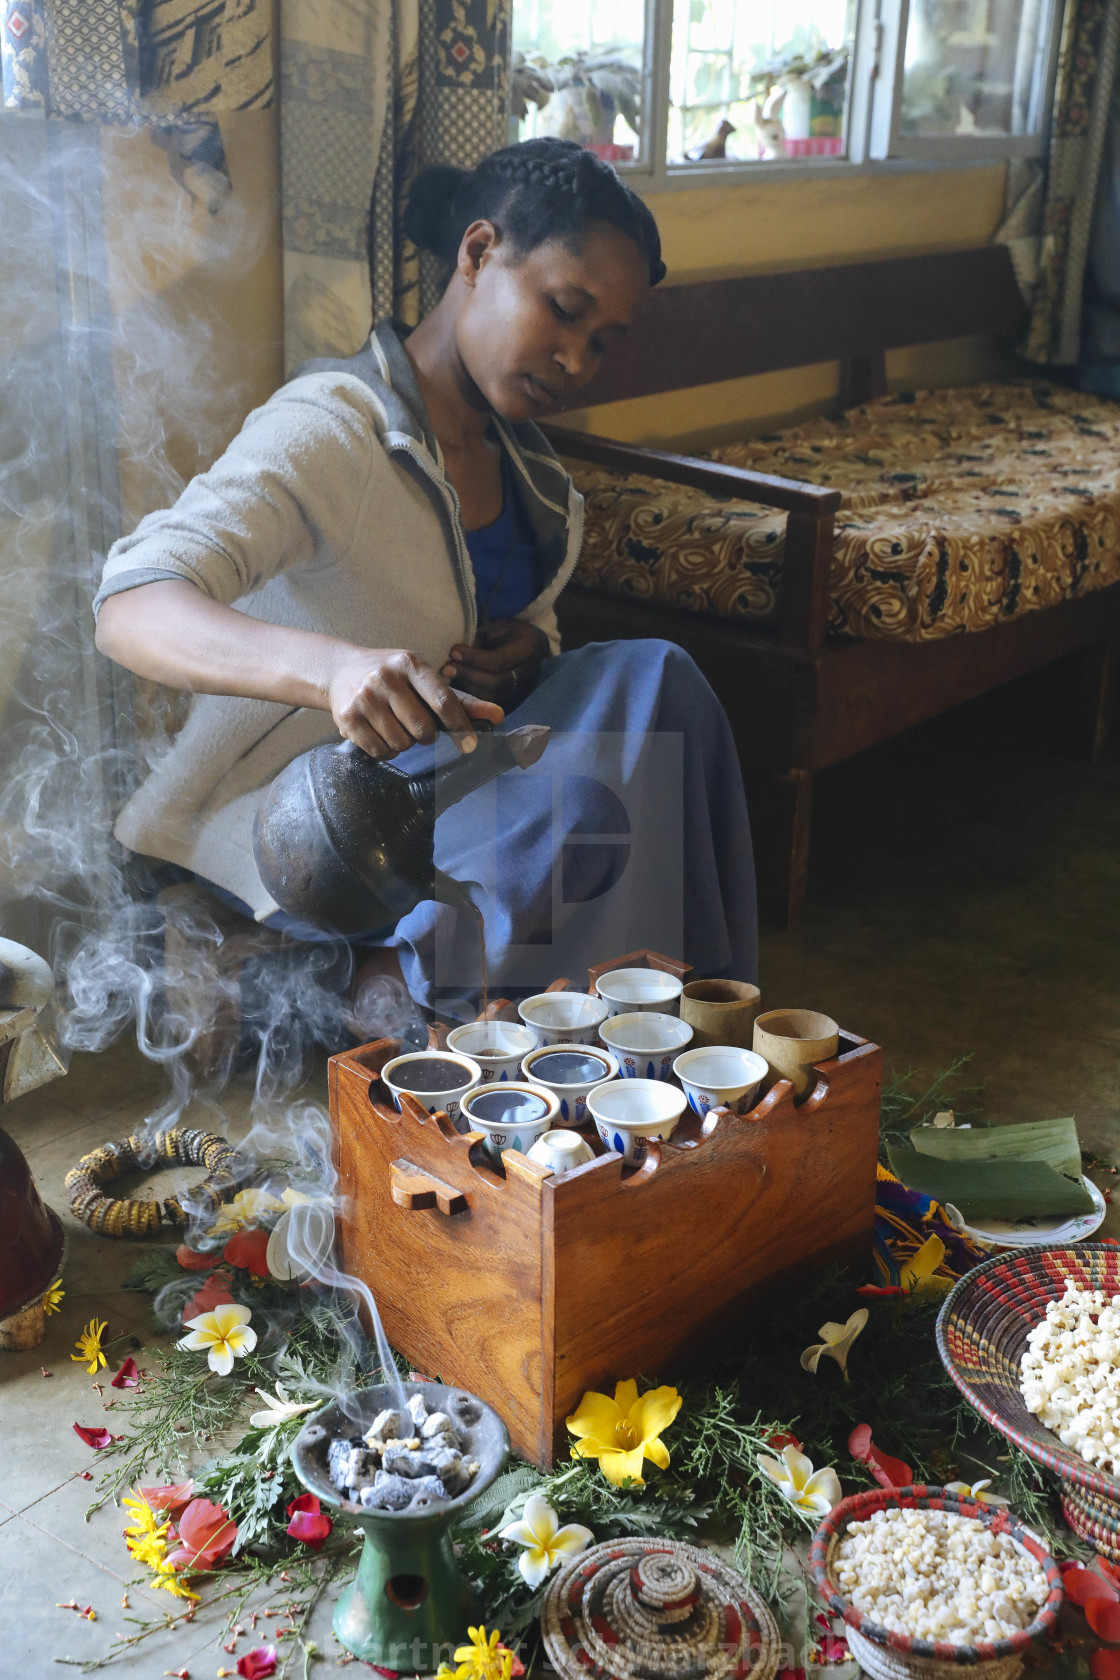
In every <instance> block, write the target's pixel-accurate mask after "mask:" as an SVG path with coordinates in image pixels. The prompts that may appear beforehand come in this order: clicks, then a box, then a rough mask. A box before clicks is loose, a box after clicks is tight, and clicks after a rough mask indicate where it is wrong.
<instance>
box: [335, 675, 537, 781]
mask: <svg viewBox="0 0 1120 1680" xmlns="http://www.w3.org/2000/svg"><path fill="white" fill-rule="evenodd" d="M329 696H330V709H331V715H332V717H333V718H334V721H335V723H336V724H337V725H338V729H339V733H340V734H341V735H343V736H345V737H346V739H347V740H348V741H353V742H355V744H356V745H357V746H359V747H361V748H362V750H363V752H367V753H368V754H369V755H370V757H371V758H395V757H396V755H397V753H402V752H405V751H407V749H408V748H409V747H412V746H415V745H416V743H417V741H434V740H435V738H436V733H437V730H438V727H439V724H442V725H443V727H444V728H445V729H447V730H449V731H450V732H451V734H452V735H454V736H455V739H456V743H457V745H458V747H459V749H460V751H461V752H473V751H474V749H475V747H476V746H477V744H478V737H477V735H476V734H475V733H474V731H473V729H472V728H471V719H472V718H484V719H488V720H489V721H490V722H491V723H501V721H502V719H503V718H504V717H505V713H504V712H503V710H502V708H501V707H500V706H496V705H494V704H493V703H492V702H490V701H487V700H476V699H475V698H474V697H473V695H467V694H461V693H460V692H459V691H458V690H457V689H454V688H451V687H449V686H448V684H447V683H446V682H445V681H444V680H443V678H442V677H441V676H440V675H439V673H438V672H437V671H435V670H434V669H433V668H432V666H431V665H429V664H427V662H426V661H425V660H423V659H420V658H419V657H418V656H417V655H416V654H414V653H410V652H409V651H408V649H407V648H348V649H347V650H346V651H345V652H344V653H343V654H342V655H341V657H340V659H339V661H338V664H337V668H336V669H335V671H334V672H333V674H332V676H331V680H330V687H329ZM437 720H438V722H437Z"/></svg>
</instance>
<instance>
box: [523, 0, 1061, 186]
mask: <svg viewBox="0 0 1120 1680" xmlns="http://www.w3.org/2000/svg"><path fill="white" fill-rule="evenodd" d="M1057 26H1058V16H1057V5H1056V0H514V13H513V42H514V77H513V85H514V117H513V128H514V137H520V138H526V137H527V136H529V135H531V134H558V135H562V136H563V137H564V138H566V139H573V140H578V141H580V142H581V143H582V144H584V145H587V146H590V147H591V148H592V149H593V150H594V151H596V152H597V153H598V154H599V155H600V156H601V157H606V158H609V159H610V160H611V161H612V162H614V163H616V164H618V165H619V166H620V167H621V168H624V169H626V170H633V171H635V172H637V173H640V174H643V175H645V176H646V177H647V184H648V185H650V186H653V187H666V186H674V185H684V184H688V183H689V182H697V181H703V182H705V183H710V182H712V181H713V180H721V179H727V178H741V177H742V176H743V175H744V174H754V173H756V172H757V171H758V170H760V169H761V170H765V171H767V172H772V173H781V172H784V171H789V170H799V171H801V172H805V171H806V170H807V171H809V172H812V173H827V172H828V171H829V170H835V169H836V168H837V167H844V166H848V167H851V166H852V165H859V164H865V163H869V162H876V161H881V160H886V159H891V158H900V159H904V158H933V159H936V158H943V159H949V160H951V159H954V158H955V159H958V160H960V161H964V160H966V159H968V158H977V159H979V158H986V157H992V158H995V157H1010V156H1032V155H1038V154H1040V153H1041V152H1042V150H1043V149H1044V144H1045V128H1046V109H1047V95H1048V92H1049V87H1050V80H1051V76H1052V73H1053V61H1054V54H1055V45H1056V32H1057Z"/></svg>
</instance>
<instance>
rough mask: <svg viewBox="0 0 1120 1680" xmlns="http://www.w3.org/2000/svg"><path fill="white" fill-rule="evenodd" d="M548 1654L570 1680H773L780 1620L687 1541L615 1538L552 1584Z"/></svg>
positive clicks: (546, 1611)
mask: <svg viewBox="0 0 1120 1680" xmlns="http://www.w3.org/2000/svg"><path fill="white" fill-rule="evenodd" d="M541 1631H542V1633H543V1635H544V1644H545V1650H546V1651H547V1652H548V1655H549V1657H550V1659H551V1661H552V1665H553V1667H554V1668H555V1669H556V1670H557V1672H558V1673H560V1674H563V1675H566V1676H568V1680H600V1677H602V1680H639V1677H641V1680H680V1677H681V1676H684V1675H688V1676H705V1677H707V1676H711V1677H713V1680H716V1677H722V1676H726V1677H727V1680H747V1676H748V1675H749V1676H750V1677H751V1680H773V1676H774V1674H775V1673H776V1672H777V1667H778V1656H779V1643H778V1629H777V1626H776V1625H775V1622H774V1618H773V1616H772V1615H771V1614H770V1612H769V1610H768V1609H767V1608H766V1606H765V1604H763V1602H762V1600H761V1599H760V1598H759V1597H758V1595H757V1594H756V1593H753V1592H752V1591H751V1589H750V1588H749V1587H748V1586H747V1583H746V1581H744V1579H743V1577H742V1576H741V1575H739V1574H738V1573H737V1572H736V1571H735V1570H734V1569H731V1568H730V1567H729V1566H728V1565H727V1564H726V1563H724V1562H723V1561H722V1560H721V1559H720V1558H718V1557H716V1556H715V1555H714V1554H713V1553H711V1552H705V1551H702V1550H701V1549H700V1548H699V1547H698V1546H686V1545H684V1544H682V1543H681V1542H679V1541H671V1540H644V1539H638V1538H625V1539H622V1540H608V1541H605V1542H604V1543H603V1544H602V1545H599V1546H592V1547H591V1549H590V1550H589V1551H586V1552H583V1553H581V1555H580V1556H579V1557H577V1558H574V1559H573V1560H572V1562H571V1563H570V1564H569V1565H568V1566H567V1567H566V1568H565V1569H563V1570H562V1571H561V1572H560V1573H559V1574H558V1575H557V1576H556V1577H555V1579H554V1580H553V1581H552V1582H551V1584H550V1586H549V1588H548V1591H547V1592H546V1594H545V1598H544V1604H543V1607H542V1610H541Z"/></svg>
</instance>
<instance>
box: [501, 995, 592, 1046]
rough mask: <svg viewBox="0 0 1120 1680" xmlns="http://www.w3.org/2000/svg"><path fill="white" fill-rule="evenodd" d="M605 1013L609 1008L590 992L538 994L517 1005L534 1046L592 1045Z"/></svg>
mask: <svg viewBox="0 0 1120 1680" xmlns="http://www.w3.org/2000/svg"><path fill="white" fill-rule="evenodd" d="M609 1012H610V1005H609V1004H608V1003H604V1001H603V999H602V998H600V997H592V996H591V994H590V992H538V993H537V994H536V996H535V997H530V998H526V999H525V1002H524V1003H519V1004H518V1006H517V1013H518V1014H519V1015H520V1017H521V1019H522V1020H523V1021H524V1023H525V1025H526V1026H527V1027H531V1028H532V1029H533V1031H534V1032H535V1033H536V1035H537V1043H538V1044H593V1043H594V1042H595V1033H596V1030H597V1029H598V1028H599V1027H600V1026H602V1024H603V1022H604V1021H605V1020H606V1018H607V1015H608V1014H609Z"/></svg>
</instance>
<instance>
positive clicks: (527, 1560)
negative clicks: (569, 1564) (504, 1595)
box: [498, 1493, 595, 1587]
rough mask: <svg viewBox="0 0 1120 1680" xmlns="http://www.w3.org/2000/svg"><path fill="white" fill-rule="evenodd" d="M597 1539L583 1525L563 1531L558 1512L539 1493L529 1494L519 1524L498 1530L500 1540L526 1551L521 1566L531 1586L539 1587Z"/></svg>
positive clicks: (522, 1555)
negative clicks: (567, 1559)
mask: <svg viewBox="0 0 1120 1680" xmlns="http://www.w3.org/2000/svg"><path fill="white" fill-rule="evenodd" d="M594 1538H595V1536H594V1535H593V1534H592V1532H591V1530H590V1529H589V1528H584V1526H583V1524H582V1523H565V1524H564V1527H563V1528H561V1527H560V1525H559V1523H558V1522H557V1520H556V1512H555V1511H554V1510H553V1509H552V1506H551V1505H550V1504H549V1503H548V1501H547V1499H545V1498H544V1496H543V1494H539V1493H531V1494H530V1495H529V1497H528V1499H527V1500H526V1501H525V1510H524V1513H523V1515H522V1517H521V1519H520V1521H519V1522H511V1523H507V1524H506V1526H505V1528H500V1529H499V1530H498V1539H499V1540H513V1541H516V1543H517V1545H519V1546H523V1547H524V1548H525V1550H524V1551H523V1552H522V1553H521V1556H520V1557H519V1558H518V1560H517V1567H518V1569H520V1571H521V1573H522V1575H523V1576H524V1577H525V1580H526V1581H527V1582H528V1583H529V1585H530V1586H531V1587H539V1586H540V1584H541V1582H542V1581H543V1580H544V1578H545V1576H546V1575H550V1574H551V1573H552V1570H553V1568H554V1567H555V1565H556V1564H557V1563H559V1561H560V1559H561V1558H564V1557H576V1556H577V1555H578V1554H579V1553H580V1552H582V1551H583V1550H584V1548H585V1547H587V1546H589V1545H590V1544H591V1542H592V1540H594Z"/></svg>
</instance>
